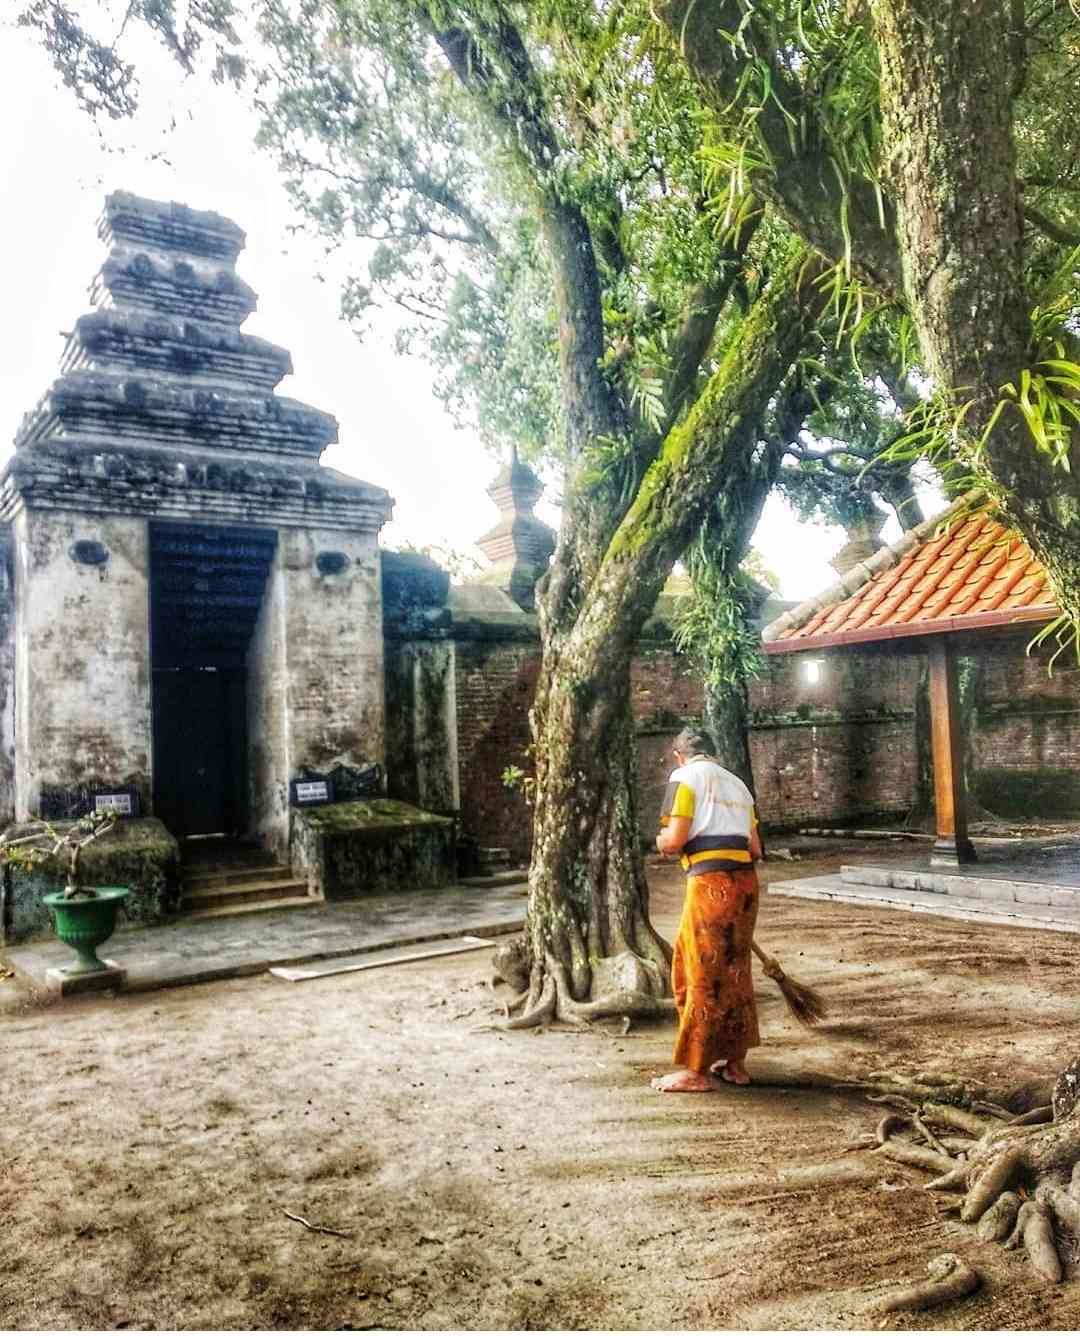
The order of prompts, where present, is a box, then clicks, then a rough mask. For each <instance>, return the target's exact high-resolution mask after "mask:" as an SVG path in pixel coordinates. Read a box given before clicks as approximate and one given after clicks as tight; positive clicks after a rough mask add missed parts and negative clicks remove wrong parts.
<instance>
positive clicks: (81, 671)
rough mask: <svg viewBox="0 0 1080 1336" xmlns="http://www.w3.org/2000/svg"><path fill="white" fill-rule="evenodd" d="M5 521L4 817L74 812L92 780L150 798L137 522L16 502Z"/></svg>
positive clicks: (145, 621)
mask: <svg viewBox="0 0 1080 1336" xmlns="http://www.w3.org/2000/svg"><path fill="white" fill-rule="evenodd" d="M13 530H14V565H15V737H16V747H15V757H16V765H15V815H16V817H17V818H18V819H19V820H24V819H26V818H27V817H30V816H39V815H40V816H43V817H49V818H56V817H64V816H68V815H72V814H74V815H78V814H79V813H80V812H82V811H84V810H85V809H86V805H87V801H88V795H89V794H90V793H92V792H93V791H94V789H99V788H115V787H127V786H130V787H132V788H135V789H136V790H137V791H138V793H139V798H140V802H141V804H142V807H143V810H144V811H145V810H147V806H148V804H149V802H150V792H151V783H150V749H151V725H150V676H149V667H150V664H149V655H148V652H147V648H148V644H149V638H150V624H149V604H148V600H147V569H148V564H149V554H148V546H147V526H146V521H145V520H144V519H138V518H130V517H121V516H110V517H108V518H103V517H102V516H100V515H80V514H78V513H71V512H65V511H48V510H42V511H30V510H23V511H21V512H20V513H19V514H18V515H17V516H16V517H15V521H14V525H13Z"/></svg>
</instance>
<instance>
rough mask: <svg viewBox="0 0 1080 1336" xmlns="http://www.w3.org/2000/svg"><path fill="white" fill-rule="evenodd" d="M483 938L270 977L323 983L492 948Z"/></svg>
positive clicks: (281, 968) (282, 970) (370, 954)
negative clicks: (337, 976)
mask: <svg viewBox="0 0 1080 1336" xmlns="http://www.w3.org/2000/svg"><path fill="white" fill-rule="evenodd" d="M492 945H494V943H492V942H491V941H490V940H489V939H488V938H486V937H468V936H466V937H450V938H448V939H446V940H444V941H441V942H418V943H417V944H416V945H415V946H406V947H387V948H386V949H385V950H382V951H365V952H364V953H363V954H362V955H357V956H342V957H339V958H338V959H336V960H322V961H318V962H317V963H314V964H311V965H275V966H273V968H272V969H271V970H270V973H271V974H273V975H274V976H275V978H278V979H285V980H286V981H287V982H288V983H303V982H305V981H306V980H307V979H326V978H328V977H329V976H330V975H332V974H353V973H355V972H356V971H357V970H373V969H376V968H378V967H379V966H381V965H405V964H407V963H408V962H410V961H413V960H432V959H434V958H435V957H436V956H456V955H460V954H461V953H462V952H463V951H479V950H481V948H482V947H485V946H492Z"/></svg>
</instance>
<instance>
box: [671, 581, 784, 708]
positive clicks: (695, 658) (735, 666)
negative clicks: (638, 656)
mask: <svg viewBox="0 0 1080 1336" xmlns="http://www.w3.org/2000/svg"><path fill="white" fill-rule="evenodd" d="M761 592H762V591H761V588H760V586H759V585H758V584H757V583H756V581H755V580H753V578H752V577H751V576H750V575H748V574H747V573H745V572H743V571H739V570H736V571H735V572H733V573H731V574H728V573H727V572H726V571H723V570H722V569H717V567H716V566H710V565H708V564H702V565H700V566H698V568H697V569H696V570H695V571H694V575H693V587H692V592H691V593H690V594H689V596H688V597H687V598H685V599H684V600H683V601H682V603H681V605H680V607H679V612H678V619H677V623H676V626H675V644H676V647H677V648H678V649H679V651H680V652H681V653H683V654H685V655H686V656H687V657H688V658H689V659H690V661H691V662H692V663H693V665H694V667H695V668H696V669H697V671H698V672H700V674H701V676H702V679H703V681H704V682H705V684H706V686H707V687H709V688H711V689H713V690H722V689H724V688H725V687H733V686H737V685H740V684H741V683H743V682H745V681H746V680H747V679H748V678H751V677H756V676H757V675H758V673H760V672H761V671H762V669H763V667H764V658H763V656H762V653H761V648H760V640H761V637H760V635H759V634H758V631H757V628H756V626H755V625H754V621H753V614H754V612H755V610H756V608H757V606H758V605H759V604H760V601H761Z"/></svg>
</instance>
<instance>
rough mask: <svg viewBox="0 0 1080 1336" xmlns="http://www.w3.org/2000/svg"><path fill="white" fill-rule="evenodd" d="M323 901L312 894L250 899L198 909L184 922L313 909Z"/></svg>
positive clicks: (185, 918)
mask: <svg viewBox="0 0 1080 1336" xmlns="http://www.w3.org/2000/svg"><path fill="white" fill-rule="evenodd" d="M322 903H323V902H322V901H321V900H315V899H313V898H312V896H310V895H303V896H295V897H291V898H289V899H287V900H258V901H248V902H247V903H246V904H240V905H221V906H219V907H218V908H216V909H197V910H195V911H194V913H191V914H186V915H185V916H184V922H185V923H195V922H199V921H201V920H202V919H218V918H238V917H239V916H240V915H241V914H268V913H270V912H271V911H272V910H277V909H311V908H313V907H314V906H315V905H320V904H322Z"/></svg>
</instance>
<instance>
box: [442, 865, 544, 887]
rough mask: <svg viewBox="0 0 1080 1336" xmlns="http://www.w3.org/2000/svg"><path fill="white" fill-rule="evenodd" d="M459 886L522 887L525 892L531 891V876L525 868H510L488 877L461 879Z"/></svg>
mask: <svg viewBox="0 0 1080 1336" xmlns="http://www.w3.org/2000/svg"><path fill="white" fill-rule="evenodd" d="M458 885H459V886H473V887H480V888H483V887H485V886H491V887H495V886H520V887H521V888H522V890H523V891H527V890H528V889H529V874H528V871H527V870H526V869H525V868H521V867H517V868H509V869H507V871H505V872H493V873H491V874H490V875H489V876H486V877H459V878H458Z"/></svg>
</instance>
